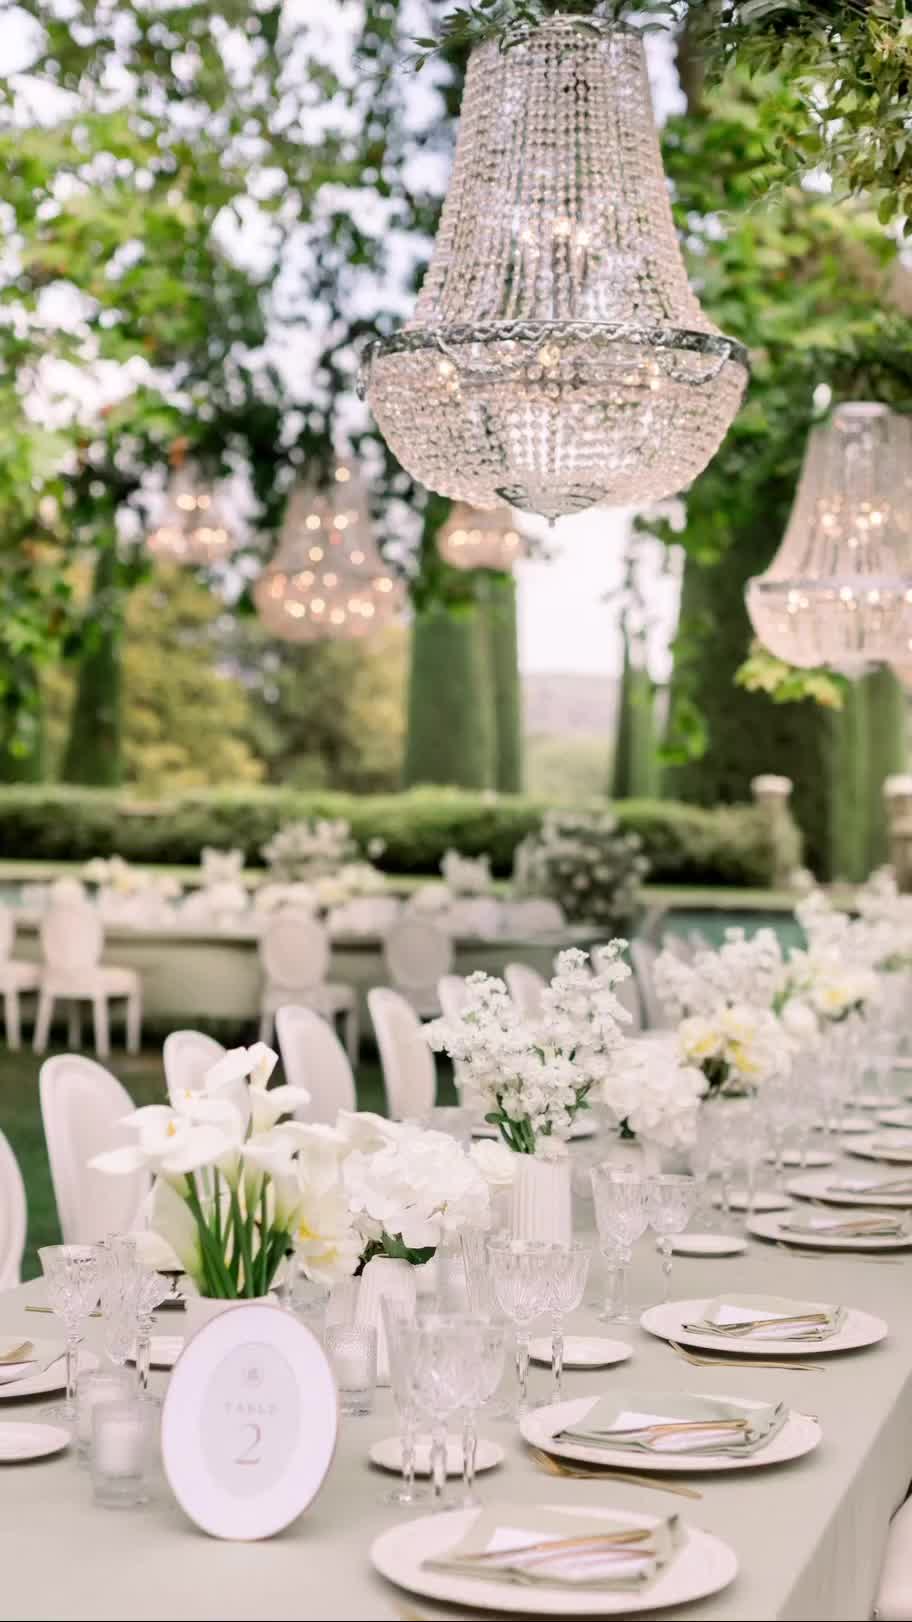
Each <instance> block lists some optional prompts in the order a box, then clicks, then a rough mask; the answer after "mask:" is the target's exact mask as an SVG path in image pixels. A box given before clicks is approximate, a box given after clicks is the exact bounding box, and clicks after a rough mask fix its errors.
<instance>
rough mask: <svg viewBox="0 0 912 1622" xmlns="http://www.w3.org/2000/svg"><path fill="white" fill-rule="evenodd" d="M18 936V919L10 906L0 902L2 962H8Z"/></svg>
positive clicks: (0, 954)
mask: <svg viewBox="0 0 912 1622" xmlns="http://www.w3.org/2000/svg"><path fill="white" fill-rule="evenodd" d="M15 936H16V920H15V918H14V917H13V914H12V912H11V910H10V908H9V907H5V906H3V905H2V904H0V963H6V962H7V961H8V959H9V957H10V956H11V954H12V950H13V941H14V939H15Z"/></svg>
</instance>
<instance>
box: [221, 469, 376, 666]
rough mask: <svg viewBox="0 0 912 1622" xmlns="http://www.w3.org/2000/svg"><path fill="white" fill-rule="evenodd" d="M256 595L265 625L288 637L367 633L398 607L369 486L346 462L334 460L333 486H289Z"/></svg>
mask: <svg viewBox="0 0 912 1622" xmlns="http://www.w3.org/2000/svg"><path fill="white" fill-rule="evenodd" d="M253 595H254V601H255V603H256V606H257V612H258V613H259V616H260V619H261V620H262V622H263V625H264V626H265V627H266V629H267V630H268V631H270V632H271V633H272V634H273V636H277V637H281V638H282V639H283V640H285V641H288V642H318V641H322V640H324V639H327V638H330V637H338V638H347V639H351V638H354V637H359V636H367V635H368V634H369V633H370V632H372V631H376V630H379V629H380V627H381V626H383V625H386V624H388V623H389V622H390V621H391V620H393V619H394V618H395V616H396V614H397V613H398V612H399V611H400V609H401V607H402V600H403V592H402V588H401V586H400V585H399V583H398V582H397V580H396V579H395V578H394V576H393V575H392V574H391V573H390V571H389V569H388V568H387V567H386V565H385V564H384V562H383V560H382V558H381V556H380V553H379V551H378V549H377V546H376V543H375V541H374V538H373V535H372V533H371V527H370V516H369V513H368V506H367V495H366V492H365V489H364V486H363V484H362V482H361V480H360V479H358V478H357V477H356V475H355V473H354V471H353V469H352V468H351V466H350V465H349V464H348V463H347V462H339V463H338V464H337V465H336V467H335V469H334V475H333V482H332V485H331V486H330V488H329V489H328V490H316V489H313V488H311V487H308V486H307V485H304V484H299V485H296V486H295V488H294V489H293V490H292V492H291V495H290V497H289V500H288V506H287V508H286V510H285V518H284V521H283V524H282V529H281V533H280V535H279V544H278V547H277V549H276V553H275V556H274V557H273V559H272V561H271V563H270V564H269V566H268V568H266V569H264V571H263V573H262V574H261V575H260V577H259V579H258V580H257V581H256V583H255V585H254V588H253Z"/></svg>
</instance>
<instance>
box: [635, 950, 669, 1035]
mask: <svg viewBox="0 0 912 1622" xmlns="http://www.w3.org/2000/svg"><path fill="white" fill-rule="evenodd" d="M658 955H659V954H658V951H657V949H656V948H655V947H654V946H653V944H652V942H651V941H645V940H635V941H631V943H630V961H631V963H632V964H633V972H634V976H635V978H636V983H637V991H638V992H639V994H640V1003H641V1006H642V1009H643V1015H644V1017H645V1022H646V1025H647V1027H648V1029H649V1030H651V1031H662V1030H669V1029H670V1028H671V1026H672V1025H673V1024H674V1021H673V1020H672V1019H671V1018H670V1017H669V1015H668V1014H667V1013H666V1012H665V1009H664V1007H663V1005H662V1001H661V998H660V997H659V994H658V992H657V991H656V987H655V965H656V958H657V957H658Z"/></svg>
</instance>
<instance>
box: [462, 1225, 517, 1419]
mask: <svg viewBox="0 0 912 1622" xmlns="http://www.w3.org/2000/svg"><path fill="white" fill-rule="evenodd" d="M492 1237H494V1236H493V1235H492V1234H490V1233H489V1232H488V1231H487V1229H484V1228H464V1229H463V1231H462V1233H461V1234H460V1236H459V1244H460V1248H461V1250H462V1263H463V1268H464V1270H465V1284H466V1300H467V1305H468V1309H469V1312H470V1313H471V1314H472V1316H473V1317H476V1318H490V1319H493V1320H494V1321H495V1322H499V1323H500V1324H501V1326H502V1328H503V1332H504V1347H505V1350H506V1356H505V1357H504V1362H503V1368H502V1371H501V1380H500V1381H499V1382H498V1386H499V1387H500V1389H499V1390H498V1387H495V1389H494V1391H493V1392H492V1393H491V1394H490V1395H489V1398H488V1401H487V1403H486V1405H485V1406H486V1413H487V1415H488V1418H489V1419H515V1418H516V1401H515V1396H514V1389H515V1379H514V1381H513V1382H510V1381H509V1372H508V1366H509V1365H511V1364H513V1363H514V1362H515V1350H516V1346H515V1339H516V1337H515V1333H514V1330H513V1327H512V1324H510V1323H509V1321H508V1320H507V1319H506V1318H505V1316H504V1313H503V1312H502V1310H501V1307H500V1303H499V1301H498V1299H497V1296H496V1294H495V1292H494V1284H493V1281H492V1277H491V1259H490V1256H489V1255H488V1243H489V1241H490V1239H491V1238H492Z"/></svg>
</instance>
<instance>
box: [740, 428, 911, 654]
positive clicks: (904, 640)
mask: <svg viewBox="0 0 912 1622" xmlns="http://www.w3.org/2000/svg"><path fill="white" fill-rule="evenodd" d="M747 609H748V613H749V614H750V617H751V621H752V623H753V626H754V629H755V631H756V632H757V635H758V636H759V637H760V638H761V640H762V641H763V642H764V643H765V644H766V646H767V647H768V648H769V649H770V651H771V652H772V653H775V654H777V655H778V656H779V658H780V659H787V660H788V661H789V663H790V664H793V665H799V666H802V667H804V668H810V667H812V666H814V665H828V666H831V667H832V668H833V669H836V670H841V671H843V672H844V673H845V674H851V675H856V674H860V673H862V671H863V669H864V667H865V666H867V665H870V664H874V663H878V662H884V663H887V664H898V665H902V664H908V662H909V660H910V656H912V417H903V416H898V415H897V414H896V413H895V412H893V411H890V410H889V409H888V407H887V406H885V405H878V404H873V403H867V402H855V403H853V404H849V405H841V406H837V408H836V410H835V411H834V412H833V415H832V417H831V418H830V419H829V421H828V422H826V423H824V424H822V425H821V426H819V427H817V428H813V429H812V430H811V433H810V437H809V439H808V447H807V451H806V453H805V458H804V466H803V468H802V472H801V479H800V481H799V484H798V491H797V494H796V496H795V503H794V506H793V508H792V512H791V517H790V518H789V522H788V527H787V528H786V532H785V535H784V537H783V541H782V545H781V546H780V548H779V551H778V552H777V553H776V556H775V557H774V558H773V561H772V563H771V564H770V566H769V568H768V569H767V571H766V573H765V574H762V575H758V576H756V577H755V578H754V579H753V580H750V581H748V586H747Z"/></svg>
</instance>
